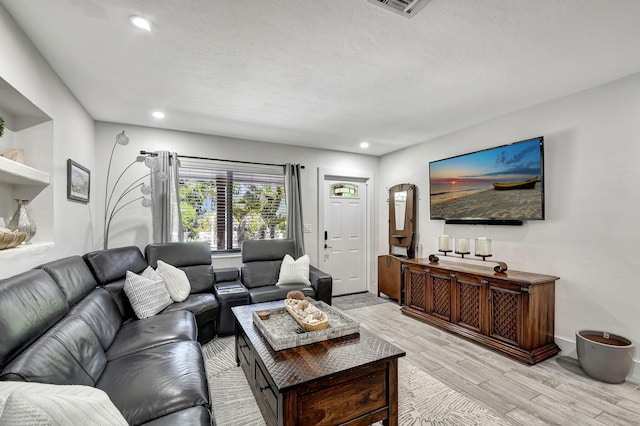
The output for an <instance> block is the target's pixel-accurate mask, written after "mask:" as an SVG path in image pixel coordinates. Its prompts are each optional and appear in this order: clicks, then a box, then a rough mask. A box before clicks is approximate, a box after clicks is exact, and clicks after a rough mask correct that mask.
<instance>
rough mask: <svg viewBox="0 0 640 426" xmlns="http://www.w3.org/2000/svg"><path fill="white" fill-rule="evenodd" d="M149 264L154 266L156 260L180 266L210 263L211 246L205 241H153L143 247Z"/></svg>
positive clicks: (155, 265)
mask: <svg viewBox="0 0 640 426" xmlns="http://www.w3.org/2000/svg"><path fill="white" fill-rule="evenodd" d="M144 254H145V257H146V258H147V262H149V265H151V266H152V267H154V268H156V267H157V262H158V260H162V261H164V262H167V263H170V264H172V265H173V266H175V267H177V268H180V267H183V266H192V265H211V247H210V246H209V243H207V242H193V243H154V244H149V245H148V246H147V247H145V249H144Z"/></svg>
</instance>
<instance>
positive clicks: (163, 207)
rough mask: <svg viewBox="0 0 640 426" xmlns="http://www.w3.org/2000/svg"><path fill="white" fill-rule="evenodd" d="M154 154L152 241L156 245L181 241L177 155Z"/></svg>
mask: <svg viewBox="0 0 640 426" xmlns="http://www.w3.org/2000/svg"><path fill="white" fill-rule="evenodd" d="M155 154H156V155H157V163H156V167H157V170H156V172H154V173H151V187H152V188H153V191H152V192H151V203H152V204H151V218H152V222H153V241H154V242H156V243H170V242H175V241H183V239H184V238H183V233H182V218H181V217H180V196H179V192H178V191H179V186H178V166H179V160H178V154H177V153H175V152H171V153H170V152H169V151H157V152H156V153H155Z"/></svg>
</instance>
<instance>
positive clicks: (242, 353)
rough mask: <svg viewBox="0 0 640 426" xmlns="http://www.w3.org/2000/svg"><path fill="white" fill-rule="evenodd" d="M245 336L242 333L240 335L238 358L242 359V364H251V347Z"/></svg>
mask: <svg viewBox="0 0 640 426" xmlns="http://www.w3.org/2000/svg"><path fill="white" fill-rule="evenodd" d="M245 339H246V338H245V336H244V335H243V334H240V335H239V336H238V340H237V342H238V343H237V344H238V358H239V359H240V366H247V365H249V357H250V354H251V349H249V345H248V344H247V341H246V340H245Z"/></svg>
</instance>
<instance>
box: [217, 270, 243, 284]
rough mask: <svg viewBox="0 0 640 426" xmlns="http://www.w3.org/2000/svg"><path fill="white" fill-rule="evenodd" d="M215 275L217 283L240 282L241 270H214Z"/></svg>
mask: <svg viewBox="0 0 640 426" xmlns="http://www.w3.org/2000/svg"><path fill="white" fill-rule="evenodd" d="M213 275H214V276H215V279H216V283H223V282H227V281H239V280H240V270H239V269H238V268H214V269H213Z"/></svg>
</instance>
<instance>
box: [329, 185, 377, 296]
mask: <svg viewBox="0 0 640 426" xmlns="http://www.w3.org/2000/svg"><path fill="white" fill-rule="evenodd" d="M323 204H324V207H323V208H324V216H323V218H324V220H323V222H324V235H322V241H321V244H322V246H321V248H322V250H321V255H320V257H321V260H322V265H321V267H320V269H321V270H323V271H324V272H326V273H328V274H330V275H331V276H332V277H333V296H340V295H343V294H351V293H359V292H363V291H367V280H366V271H367V257H366V252H367V250H366V247H367V241H366V230H367V185H366V183H365V182H364V181H363V180H348V179H347V180H332V179H329V178H325V179H324V185H323ZM321 225H322V223H321Z"/></svg>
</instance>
